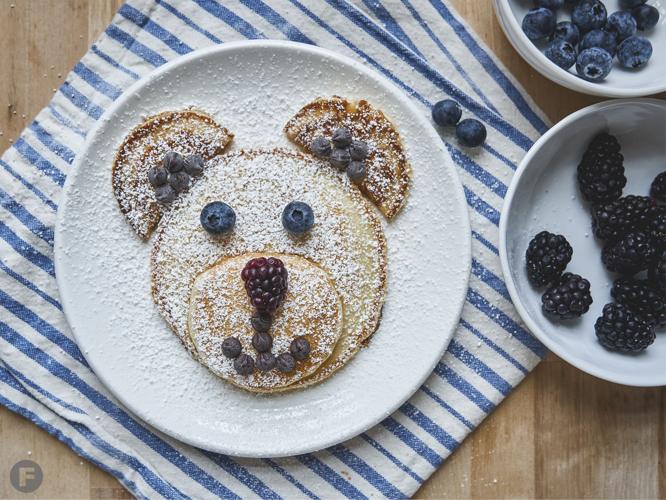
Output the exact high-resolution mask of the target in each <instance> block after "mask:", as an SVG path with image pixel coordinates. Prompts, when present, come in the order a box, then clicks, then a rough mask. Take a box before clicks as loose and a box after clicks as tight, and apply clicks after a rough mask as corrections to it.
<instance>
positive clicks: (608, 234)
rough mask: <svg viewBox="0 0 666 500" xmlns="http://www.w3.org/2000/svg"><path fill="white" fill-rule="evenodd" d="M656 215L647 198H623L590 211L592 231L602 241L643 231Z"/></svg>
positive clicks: (652, 201)
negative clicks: (631, 232)
mask: <svg viewBox="0 0 666 500" xmlns="http://www.w3.org/2000/svg"><path fill="white" fill-rule="evenodd" d="M656 215H657V204H656V203H655V202H654V200H652V199H651V198H650V197H649V196H634V195H629V196H623V197H622V198H619V199H617V200H615V201H612V202H610V203H606V204H602V205H598V206H596V207H595V208H594V209H593V210H592V229H593V230H594V234H595V235H596V236H597V237H599V238H602V239H614V240H615V239H618V238H620V237H622V236H623V235H624V234H626V233H628V232H629V231H635V230H637V229H645V228H647V227H648V225H649V224H650V222H651V221H652V219H654V217H655V216H656Z"/></svg>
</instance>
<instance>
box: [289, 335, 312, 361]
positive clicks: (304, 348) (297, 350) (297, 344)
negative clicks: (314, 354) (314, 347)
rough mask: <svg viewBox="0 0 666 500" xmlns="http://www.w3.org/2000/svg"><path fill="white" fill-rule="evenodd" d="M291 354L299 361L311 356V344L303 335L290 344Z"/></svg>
mask: <svg viewBox="0 0 666 500" xmlns="http://www.w3.org/2000/svg"><path fill="white" fill-rule="evenodd" d="M289 352H290V353H291V355H292V356H293V357H294V358H296V359H297V360H298V361H303V360H304V359H305V358H307V357H308V355H309V354H310V342H309V341H308V339H307V338H306V337H304V336H302V335H301V336H299V337H296V338H295V339H294V340H292V341H291V344H289Z"/></svg>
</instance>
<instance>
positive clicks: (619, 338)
mask: <svg viewBox="0 0 666 500" xmlns="http://www.w3.org/2000/svg"><path fill="white" fill-rule="evenodd" d="M594 331H595V333H596V334H597V339H598V340H599V343H600V344H601V345H602V346H604V347H605V348H606V349H610V350H611V351H620V352H640V351H643V350H645V349H646V348H647V347H648V346H649V345H650V344H652V342H654V339H655V334H654V328H653V327H652V326H650V325H649V324H648V323H647V322H646V321H643V320H642V319H641V318H639V317H638V316H636V315H635V314H633V313H632V312H631V311H630V310H629V309H627V308H626V307H625V306H623V305H621V304H613V303H611V304H606V305H605V306H604V310H603V313H602V315H601V316H600V317H599V318H597V321H596V323H595V324H594Z"/></svg>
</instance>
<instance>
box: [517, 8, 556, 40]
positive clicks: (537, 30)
mask: <svg viewBox="0 0 666 500" xmlns="http://www.w3.org/2000/svg"><path fill="white" fill-rule="evenodd" d="M554 29H555V14H554V13H553V11H552V10H550V9H544V8H543V7H538V8H536V9H530V10H529V11H527V14H525V17H524V18H523V31H524V32H525V34H526V35H527V38H529V39H530V40H539V39H540V38H546V37H547V36H550V34H551V33H552V32H553V30H554Z"/></svg>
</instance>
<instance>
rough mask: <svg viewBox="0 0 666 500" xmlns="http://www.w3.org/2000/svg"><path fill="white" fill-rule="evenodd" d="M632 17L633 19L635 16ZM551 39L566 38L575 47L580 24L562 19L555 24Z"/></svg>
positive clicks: (578, 38)
mask: <svg viewBox="0 0 666 500" xmlns="http://www.w3.org/2000/svg"><path fill="white" fill-rule="evenodd" d="M629 17H631V16H629ZM631 19H632V20H633V17H632V18H631ZM551 39H552V40H564V41H565V42H569V43H570V44H571V45H573V46H574V47H575V46H576V45H578V41H579V40H580V31H579V30H578V26H576V25H575V24H574V23H572V22H569V21H562V22H559V23H557V24H556V25H555V31H553V35H552V36H551Z"/></svg>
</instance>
